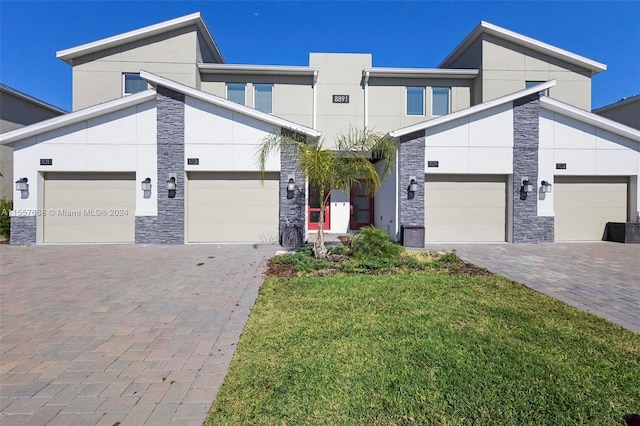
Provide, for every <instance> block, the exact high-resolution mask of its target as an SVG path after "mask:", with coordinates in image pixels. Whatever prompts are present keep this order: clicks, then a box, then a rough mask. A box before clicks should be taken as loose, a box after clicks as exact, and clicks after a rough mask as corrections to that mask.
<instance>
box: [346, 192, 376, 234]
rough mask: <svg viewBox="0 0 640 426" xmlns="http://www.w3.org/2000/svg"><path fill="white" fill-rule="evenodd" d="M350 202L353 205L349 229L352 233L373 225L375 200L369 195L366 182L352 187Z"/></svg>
mask: <svg viewBox="0 0 640 426" xmlns="http://www.w3.org/2000/svg"><path fill="white" fill-rule="evenodd" d="M349 201H350V203H351V220H350V221H349V228H350V229H351V230H352V231H357V230H359V229H360V228H363V227H365V226H369V225H373V218H374V215H373V213H374V212H373V206H374V198H373V195H370V194H369V193H368V191H367V185H366V182H365V181H360V182H358V184H357V185H353V186H352V187H351V195H350V199H349Z"/></svg>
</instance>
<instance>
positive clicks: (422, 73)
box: [362, 68, 478, 80]
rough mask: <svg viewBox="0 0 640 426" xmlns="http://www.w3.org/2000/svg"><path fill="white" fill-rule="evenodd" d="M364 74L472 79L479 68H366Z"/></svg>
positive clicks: (372, 75)
mask: <svg viewBox="0 0 640 426" xmlns="http://www.w3.org/2000/svg"><path fill="white" fill-rule="evenodd" d="M362 75H363V76H366V75H369V77H392V78H450V79H468V80H472V79H474V78H476V77H477V76H478V70H477V69H447V68H365V69H363V70H362Z"/></svg>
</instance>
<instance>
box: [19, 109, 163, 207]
mask: <svg viewBox="0 0 640 426" xmlns="http://www.w3.org/2000/svg"><path fill="white" fill-rule="evenodd" d="M156 152H157V149H156V108H155V100H152V101H148V102H145V103H143V104H139V105H136V106H131V107H128V108H124V109H122V110H119V111H115V112H112V113H108V114H105V115H103V116H101V117H97V118H93V119H89V120H85V121H82V122H79V123H75V124H71V125H69V126H65V127H62V128H59V129H56V130H52V131H49V132H45V133H42V134H40V135H38V136H34V137H31V138H27V139H25V140H22V141H19V142H17V143H16V144H15V146H14V168H13V171H14V176H17V178H16V179H18V178H22V177H26V178H27V179H29V192H28V193H27V194H25V195H23V196H22V197H20V196H16V197H15V200H14V210H31V211H36V210H38V209H42V207H43V201H44V199H43V195H44V194H43V189H42V185H43V177H44V174H45V173H47V172H57V171H59V172H63V171H64V172H136V181H137V182H141V181H142V180H143V179H145V178H147V177H149V178H151V182H152V185H153V188H152V192H151V197H150V198H147V199H145V198H144V194H143V192H142V190H137V191H136V212H135V215H136V216H152V215H156V214H157V202H156V201H157V190H156V189H157V176H156V170H157V159H156V157H157V154H156ZM41 158H51V159H52V160H53V165H52V166H40V159H41ZM27 215H28V216H32V215H33V214H27Z"/></svg>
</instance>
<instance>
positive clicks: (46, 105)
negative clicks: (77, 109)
mask: <svg viewBox="0 0 640 426" xmlns="http://www.w3.org/2000/svg"><path fill="white" fill-rule="evenodd" d="M0 90H3V91H5V92H7V93H9V94H11V95H13V96H16V97H18V98H20V99H24V100H25V101H28V102H31V103H33V104H35V105H38V106H40V107H42V108H45V109H48V110H49V111H52V112H55V113H57V114H66V112H67V111H65V110H63V109H62V108H59V107H57V106H55V105H51V104H50V103H47V102H45V101H42V100H40V99H38V98H34V97H33V96H31V95H28V94H26V93H23V92H21V91H19V90H17V89H14V88H13V87H11V86H7V85H6V84H3V83H0Z"/></svg>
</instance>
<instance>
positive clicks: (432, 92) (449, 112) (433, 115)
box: [431, 86, 451, 117]
mask: <svg viewBox="0 0 640 426" xmlns="http://www.w3.org/2000/svg"><path fill="white" fill-rule="evenodd" d="M435 89H447V91H448V96H447V98H448V100H449V102H448V104H447V112H446V113H445V114H435V113H434V108H433V106H434V101H435V97H434V96H433V94H434V90H435ZM447 114H451V87H449V86H432V87H431V116H432V117H442V116H443V115H447Z"/></svg>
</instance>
